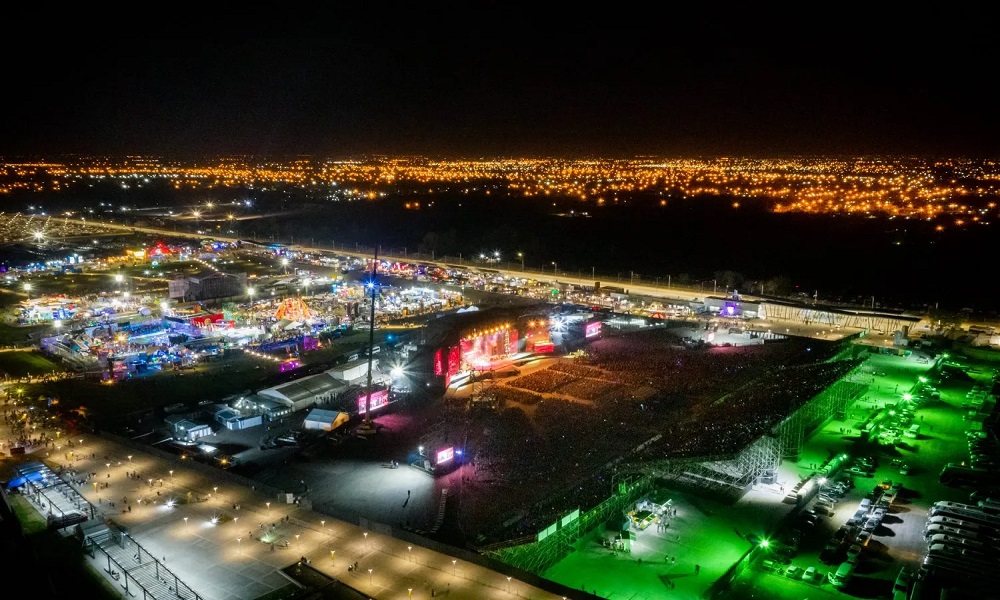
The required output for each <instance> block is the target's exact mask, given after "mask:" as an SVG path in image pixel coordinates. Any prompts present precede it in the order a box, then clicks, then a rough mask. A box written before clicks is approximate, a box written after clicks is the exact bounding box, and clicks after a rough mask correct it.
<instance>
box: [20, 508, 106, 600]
mask: <svg viewBox="0 0 1000 600" xmlns="http://www.w3.org/2000/svg"><path fill="white" fill-rule="evenodd" d="M10 503H11V507H12V508H13V510H14V513H15V514H16V515H17V518H18V520H19V521H20V522H21V527H22V528H23V530H24V535H25V537H27V538H28V541H29V542H30V544H31V549H32V551H33V553H34V555H35V556H34V559H35V564H37V565H39V569H44V575H42V574H39V575H40V576H47V577H48V579H49V582H50V583H51V586H52V588H54V589H52V590H48V589H47V588H46V586H44V585H40V584H39V582H38V581H37V580H34V579H33V578H31V574H30V573H21V574H20V575H21V576H25V577H28V578H29V580H32V581H34V583H33V584H32V587H33V591H32V593H31V594H30V595H33V596H35V597H48V594H49V592H50V591H51V592H54V593H55V596H54V597H56V598H70V597H74V598H93V599H95V600H100V599H105V598H107V599H112V598H121V597H122V595H121V594H120V593H118V592H117V591H116V590H115V588H114V587H113V586H112V585H111V583H110V582H109V581H107V580H106V579H104V578H103V577H101V576H99V575H98V574H96V573H94V572H93V571H92V570H91V569H89V568H88V567H87V565H86V563H85V562H84V556H83V553H81V552H80V543H79V542H78V541H77V540H76V538H74V537H72V536H64V535H61V534H60V533H59V532H58V531H52V530H49V529H48V527H47V524H46V522H45V518H44V517H43V516H42V515H40V514H39V513H38V511H37V510H35V509H34V508H33V507H32V506H31V505H30V504H28V500H27V499H25V498H24V497H23V496H21V495H20V494H12V495H11V496H10Z"/></svg>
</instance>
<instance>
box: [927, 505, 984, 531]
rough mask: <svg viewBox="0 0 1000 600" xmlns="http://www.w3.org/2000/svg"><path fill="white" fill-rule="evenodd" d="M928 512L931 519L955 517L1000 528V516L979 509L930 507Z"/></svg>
mask: <svg viewBox="0 0 1000 600" xmlns="http://www.w3.org/2000/svg"><path fill="white" fill-rule="evenodd" d="M928 514H929V515H931V517H930V518H931V519H933V518H935V517H948V518H951V519H957V520H959V521H965V522H966V523H975V524H977V525H980V526H985V527H990V528H993V529H1000V517H998V516H996V515H991V514H988V513H985V512H983V511H981V510H965V509H961V508H931V510H930V512H929V513H928Z"/></svg>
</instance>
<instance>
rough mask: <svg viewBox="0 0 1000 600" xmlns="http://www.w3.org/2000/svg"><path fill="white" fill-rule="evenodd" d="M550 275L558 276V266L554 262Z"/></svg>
mask: <svg viewBox="0 0 1000 600" xmlns="http://www.w3.org/2000/svg"><path fill="white" fill-rule="evenodd" d="M552 274H553V275H559V265H557V264H556V262H555V261H552Z"/></svg>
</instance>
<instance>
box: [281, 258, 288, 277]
mask: <svg viewBox="0 0 1000 600" xmlns="http://www.w3.org/2000/svg"><path fill="white" fill-rule="evenodd" d="M281 268H282V271H283V272H284V274H285V275H288V259H287V258H283V259H281Z"/></svg>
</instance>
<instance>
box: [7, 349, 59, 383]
mask: <svg viewBox="0 0 1000 600" xmlns="http://www.w3.org/2000/svg"><path fill="white" fill-rule="evenodd" d="M62 371H63V368H62V366H60V365H59V364H58V363H54V362H52V361H51V360H49V359H48V358H46V357H45V356H43V355H41V354H39V353H38V352H32V351H9V352H0V377H3V376H4V375H8V376H10V377H12V378H19V377H34V376H38V375H42V374H44V373H51V372H62Z"/></svg>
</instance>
